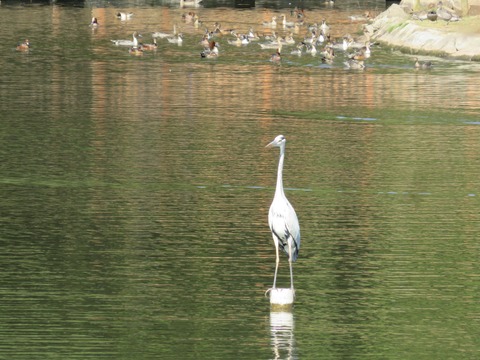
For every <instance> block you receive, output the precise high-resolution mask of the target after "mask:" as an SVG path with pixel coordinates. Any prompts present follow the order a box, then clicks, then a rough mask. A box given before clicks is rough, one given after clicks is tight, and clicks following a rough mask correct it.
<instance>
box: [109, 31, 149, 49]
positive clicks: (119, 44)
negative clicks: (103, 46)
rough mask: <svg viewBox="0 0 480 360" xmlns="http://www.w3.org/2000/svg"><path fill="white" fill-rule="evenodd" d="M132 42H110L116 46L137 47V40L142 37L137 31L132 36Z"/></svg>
mask: <svg viewBox="0 0 480 360" xmlns="http://www.w3.org/2000/svg"><path fill="white" fill-rule="evenodd" d="M132 37H133V40H110V41H111V42H113V43H114V44H115V45H117V46H132V47H137V46H138V38H139V37H142V35H140V34H139V33H138V32H137V31H135V32H134V33H133V35H132Z"/></svg>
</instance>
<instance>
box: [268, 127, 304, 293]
mask: <svg viewBox="0 0 480 360" xmlns="http://www.w3.org/2000/svg"><path fill="white" fill-rule="evenodd" d="M285 143H286V140H285V137H284V136H283V135H278V136H277V137H276V138H275V139H274V140H273V141H272V142H271V143H270V144H268V145H267V146H266V147H272V146H274V147H278V148H280V159H279V160H278V173H277V187H276V189H275V196H274V198H273V201H272V205H270V210H269V212H268V225H269V226H270V230H271V231H272V236H273V243H274V245H275V251H276V264H275V277H274V278H273V289H275V288H276V283H277V272H278V264H279V262H280V258H279V254H278V252H279V248H281V249H282V250H283V251H285V253H286V254H287V255H288V263H289V265H290V287H291V289H292V290H293V271H292V262H293V261H295V260H297V257H298V251H299V249H300V225H299V223H298V218H297V214H296V213H295V210H294V209H293V206H292V205H291V204H290V202H289V201H288V199H287V197H286V196H285V193H284V191H283V176H282V173H283V161H284V159H285Z"/></svg>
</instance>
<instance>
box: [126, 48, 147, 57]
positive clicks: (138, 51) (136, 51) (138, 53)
mask: <svg viewBox="0 0 480 360" xmlns="http://www.w3.org/2000/svg"><path fill="white" fill-rule="evenodd" d="M128 52H129V53H130V55H135V56H142V55H143V49H142V46H132V47H131V48H130V49H129V50H128Z"/></svg>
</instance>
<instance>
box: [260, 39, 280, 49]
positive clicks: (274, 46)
mask: <svg viewBox="0 0 480 360" xmlns="http://www.w3.org/2000/svg"><path fill="white" fill-rule="evenodd" d="M258 45H260V47H261V48H262V49H277V48H278V47H279V46H281V45H282V40H281V39H280V38H277V39H275V40H274V39H272V40H271V41H270V42H266V43H259V44H258Z"/></svg>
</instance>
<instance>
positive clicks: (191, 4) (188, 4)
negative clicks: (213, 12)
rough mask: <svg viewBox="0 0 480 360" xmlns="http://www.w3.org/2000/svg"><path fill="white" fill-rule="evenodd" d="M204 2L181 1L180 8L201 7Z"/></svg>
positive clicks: (198, 0)
mask: <svg viewBox="0 0 480 360" xmlns="http://www.w3.org/2000/svg"><path fill="white" fill-rule="evenodd" d="M201 4H202V0H180V8H184V7H200V6H201Z"/></svg>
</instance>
